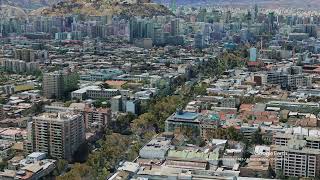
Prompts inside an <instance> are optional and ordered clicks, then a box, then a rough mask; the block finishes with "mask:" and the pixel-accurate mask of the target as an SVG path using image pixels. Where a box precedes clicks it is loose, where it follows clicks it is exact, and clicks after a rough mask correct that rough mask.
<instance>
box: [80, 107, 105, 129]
mask: <svg viewBox="0 0 320 180" xmlns="http://www.w3.org/2000/svg"><path fill="white" fill-rule="evenodd" d="M83 117H84V123H85V127H86V128H91V127H95V126H98V127H104V126H105V125H106V124H107V123H108V122H109V121H111V109H107V108H98V109H96V108H92V107H85V108H84V110H83Z"/></svg>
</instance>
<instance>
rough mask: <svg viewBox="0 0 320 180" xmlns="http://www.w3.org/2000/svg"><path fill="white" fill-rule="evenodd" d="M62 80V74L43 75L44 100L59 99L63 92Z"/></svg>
mask: <svg viewBox="0 0 320 180" xmlns="http://www.w3.org/2000/svg"><path fill="white" fill-rule="evenodd" d="M63 85H64V78H63V74H62V72H52V73H44V75H43V83H42V87H43V95H44V96H45V97H46V98H50V99H51V98H53V99H56V98H57V99H59V98H61V97H62V96H63V92H64V88H63V87H64V86H63Z"/></svg>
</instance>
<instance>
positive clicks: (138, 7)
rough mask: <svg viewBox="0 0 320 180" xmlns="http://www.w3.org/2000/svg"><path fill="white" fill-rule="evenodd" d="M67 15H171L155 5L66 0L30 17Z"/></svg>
mask: <svg viewBox="0 0 320 180" xmlns="http://www.w3.org/2000/svg"><path fill="white" fill-rule="evenodd" d="M69 14H83V15H91V16H102V15H108V14H115V15H123V16H127V17H131V16H147V17H150V16H159V15H173V14H172V12H171V11H170V10H169V9H168V8H166V7H165V6H163V5H159V4H156V3H144V4H128V3H120V1H117V0H96V1H89V0H66V1H62V2H58V3H57V4H54V5H52V6H50V7H45V8H40V9H37V10H35V11H32V12H31V15H44V16H64V15H69Z"/></svg>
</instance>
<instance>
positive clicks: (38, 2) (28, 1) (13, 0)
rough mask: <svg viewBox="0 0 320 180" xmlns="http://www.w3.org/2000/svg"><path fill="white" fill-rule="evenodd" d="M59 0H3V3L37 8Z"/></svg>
mask: <svg viewBox="0 0 320 180" xmlns="http://www.w3.org/2000/svg"><path fill="white" fill-rule="evenodd" d="M59 1H61V0H2V3H3V4H5V5H11V6H15V7H21V8H25V9H37V8H40V7H44V6H51V5H53V4H55V3H58V2H59Z"/></svg>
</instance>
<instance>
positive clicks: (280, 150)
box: [271, 133, 320, 178]
mask: <svg viewBox="0 0 320 180" xmlns="http://www.w3.org/2000/svg"><path fill="white" fill-rule="evenodd" d="M318 139H319V138H316V137H313V136H307V135H302V134H288V133H286V134H284V133H277V134H275V135H274V137H273V144H274V145H273V146H272V148H271V149H272V152H273V153H272V154H273V155H274V162H273V163H272V164H273V169H274V170H275V172H276V173H278V174H279V173H281V174H282V175H284V176H286V177H311V178H313V177H319V175H320V146H319V145H320V141H319V140H318Z"/></svg>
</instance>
